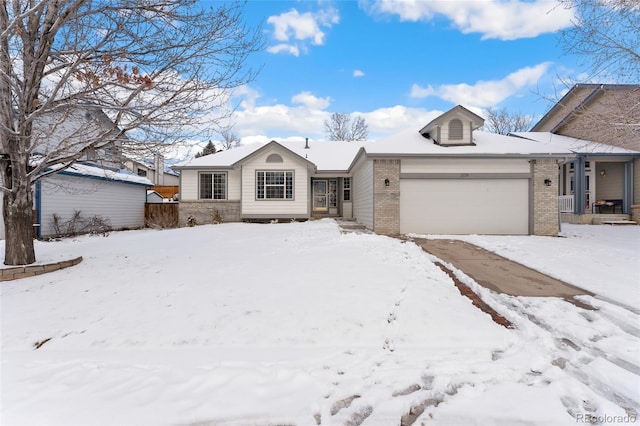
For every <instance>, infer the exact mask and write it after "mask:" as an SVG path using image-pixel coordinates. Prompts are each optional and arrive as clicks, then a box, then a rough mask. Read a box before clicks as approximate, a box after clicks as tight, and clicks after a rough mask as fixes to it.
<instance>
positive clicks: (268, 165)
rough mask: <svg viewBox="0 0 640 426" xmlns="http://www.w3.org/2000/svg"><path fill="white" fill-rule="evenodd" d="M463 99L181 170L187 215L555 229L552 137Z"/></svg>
mask: <svg viewBox="0 0 640 426" xmlns="http://www.w3.org/2000/svg"><path fill="white" fill-rule="evenodd" d="M482 124H483V119H482V118H481V117H479V116H477V115H476V114H474V113H472V112H471V111H469V110H467V109H465V108H463V107H461V106H457V107H455V108H453V109H452V110H450V111H448V112H446V113H445V114H443V115H442V116H440V117H438V118H437V119H435V120H433V121H432V122H430V123H429V124H427V125H426V126H424V127H422V128H421V127H419V126H416V128H415V129H412V130H409V131H406V132H403V133H401V134H399V135H396V136H392V137H389V138H386V139H383V140H381V141H378V142H368V143H366V142H314V143H308V142H307V143H306V144H305V143H304V142H302V143H279V142H276V141H271V142H270V143H268V144H266V145H248V146H241V147H239V148H235V149H231V150H228V151H224V152H218V153H216V154H213V155H207V156H204V157H200V158H197V159H194V160H192V161H191V162H190V163H188V164H186V165H184V166H179V167H175V168H176V169H179V170H180V171H181V175H180V196H181V198H180V219H179V223H180V225H181V226H184V225H185V224H186V223H187V218H188V217H190V216H191V217H193V218H195V220H196V222H197V223H199V224H201V223H211V222H212V218H213V215H214V213H215V211H216V210H217V211H218V213H220V214H222V216H223V217H224V220H225V221H240V220H256V219H261V220H271V219H283V220H286V219H308V218H311V217H344V218H354V219H356V220H358V221H359V222H361V223H363V224H364V225H366V226H367V227H368V228H370V229H372V230H373V231H375V232H376V233H380V234H389V235H394V234H400V233H403V234H406V233H431V234H471V233H482V234H535V235H557V233H558V231H559V214H558V164H561V163H563V162H564V161H566V159H568V158H569V157H573V156H574V154H573V153H572V152H571V151H570V150H569V149H567V148H563V147H561V146H556V145H553V144H551V143H545V142H538V141H533V140H527V139H523V138H518V137H511V136H503V135H497V134H490V133H484V132H480V131H477V130H476V129H477V128H479V127H481V126H482Z"/></svg>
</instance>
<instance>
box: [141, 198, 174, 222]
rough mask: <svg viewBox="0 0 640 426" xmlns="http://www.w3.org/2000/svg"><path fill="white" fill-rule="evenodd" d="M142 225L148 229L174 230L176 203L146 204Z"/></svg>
mask: <svg viewBox="0 0 640 426" xmlns="http://www.w3.org/2000/svg"><path fill="white" fill-rule="evenodd" d="M144 224H145V226H146V227H148V228H176V227H177V226H178V203H146V204H145V205H144Z"/></svg>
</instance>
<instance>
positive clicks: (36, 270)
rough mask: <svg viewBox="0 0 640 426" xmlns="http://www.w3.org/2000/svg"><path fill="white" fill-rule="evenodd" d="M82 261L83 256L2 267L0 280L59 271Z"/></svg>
mask: <svg viewBox="0 0 640 426" xmlns="http://www.w3.org/2000/svg"><path fill="white" fill-rule="evenodd" d="M80 262H82V256H80V257H76V258H75V259H71V260H63V261H61V262H55V263H47V264H44V265H27V266H14V267H10V268H0V281H12V280H18V279H20V278H28V277H35V276H36V275H42V274H46V273H48V272H53V271H59V270H60V269H65V268H69V267H71V266H75V265H77V264H78V263H80Z"/></svg>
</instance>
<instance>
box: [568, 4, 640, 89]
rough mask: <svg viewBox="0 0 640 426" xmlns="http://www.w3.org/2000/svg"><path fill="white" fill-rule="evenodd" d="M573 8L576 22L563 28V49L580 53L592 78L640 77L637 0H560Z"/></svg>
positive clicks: (618, 80) (630, 79) (639, 6)
mask: <svg viewBox="0 0 640 426" xmlns="http://www.w3.org/2000/svg"><path fill="white" fill-rule="evenodd" d="M561 3H562V5H563V6H564V7H568V8H571V9H573V12H574V16H575V18H574V21H573V23H574V25H573V26H572V27H569V28H567V29H565V30H563V31H561V32H560V39H559V41H560V45H561V46H562V47H563V50H564V53H565V54H568V55H578V56H579V57H580V58H581V60H582V65H583V66H585V67H586V69H588V72H589V80H592V81H593V80H596V81H600V82H603V81H611V80H613V81H614V82H616V83H625V82H628V83H638V81H640V3H639V2H638V0H602V1H595V0H561Z"/></svg>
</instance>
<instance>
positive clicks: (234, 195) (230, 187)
mask: <svg viewBox="0 0 640 426" xmlns="http://www.w3.org/2000/svg"><path fill="white" fill-rule="evenodd" d="M241 183H242V172H241V170H240V169H238V170H229V171H227V199H228V200H232V201H239V200H240V199H242V187H241Z"/></svg>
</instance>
